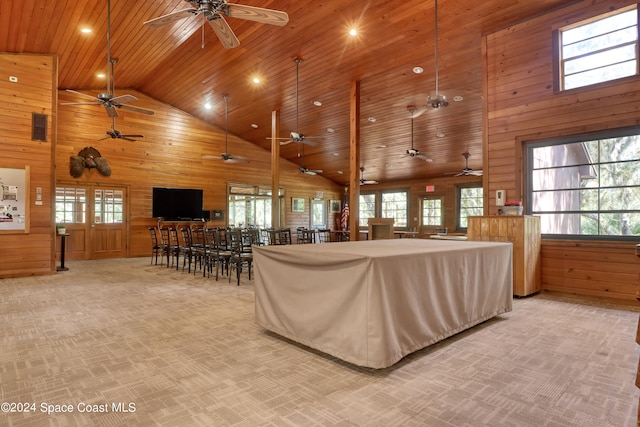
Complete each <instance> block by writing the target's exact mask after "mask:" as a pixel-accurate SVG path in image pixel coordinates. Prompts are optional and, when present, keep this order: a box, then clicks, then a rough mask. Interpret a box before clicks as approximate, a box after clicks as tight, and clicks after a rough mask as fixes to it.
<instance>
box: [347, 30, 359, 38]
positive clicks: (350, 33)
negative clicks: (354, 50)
mask: <svg viewBox="0 0 640 427" xmlns="http://www.w3.org/2000/svg"><path fill="white" fill-rule="evenodd" d="M349 35H350V36H351V37H355V36H357V35H358V30H356V29H355V28H351V29H350V30H349Z"/></svg>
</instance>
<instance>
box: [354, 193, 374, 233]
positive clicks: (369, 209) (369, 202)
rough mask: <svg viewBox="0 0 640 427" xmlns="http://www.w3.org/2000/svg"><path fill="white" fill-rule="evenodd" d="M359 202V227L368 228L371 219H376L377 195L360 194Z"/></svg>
mask: <svg viewBox="0 0 640 427" xmlns="http://www.w3.org/2000/svg"><path fill="white" fill-rule="evenodd" d="M358 200H359V203H360V212H359V214H360V215H359V218H360V221H359V225H360V226H361V227H366V226H367V225H368V223H369V222H368V220H369V218H375V216H376V195H375V193H371V194H360V198H359V199H358Z"/></svg>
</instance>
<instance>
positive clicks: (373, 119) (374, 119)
mask: <svg viewBox="0 0 640 427" xmlns="http://www.w3.org/2000/svg"><path fill="white" fill-rule="evenodd" d="M367 120H369V121H370V122H371V123H375V122H376V118H375V117H369V118H368V119H367Z"/></svg>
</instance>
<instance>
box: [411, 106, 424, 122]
mask: <svg viewBox="0 0 640 427" xmlns="http://www.w3.org/2000/svg"><path fill="white" fill-rule="evenodd" d="M425 111H427V106H426V105H422V106H420V107H412V109H411V111H410V114H411V118H412V119H415V118H416V117H420V116H421V115H423V114H424V112H425Z"/></svg>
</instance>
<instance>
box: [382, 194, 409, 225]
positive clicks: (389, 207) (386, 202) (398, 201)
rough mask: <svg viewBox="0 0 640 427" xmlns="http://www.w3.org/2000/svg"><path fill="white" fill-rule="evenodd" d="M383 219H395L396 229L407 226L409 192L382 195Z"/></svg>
mask: <svg viewBox="0 0 640 427" xmlns="http://www.w3.org/2000/svg"><path fill="white" fill-rule="evenodd" d="M381 208H382V209H381V211H382V218H393V219H394V226H395V227H406V226H407V212H408V209H407V192H406V191H398V192H393V193H382V194H381Z"/></svg>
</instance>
